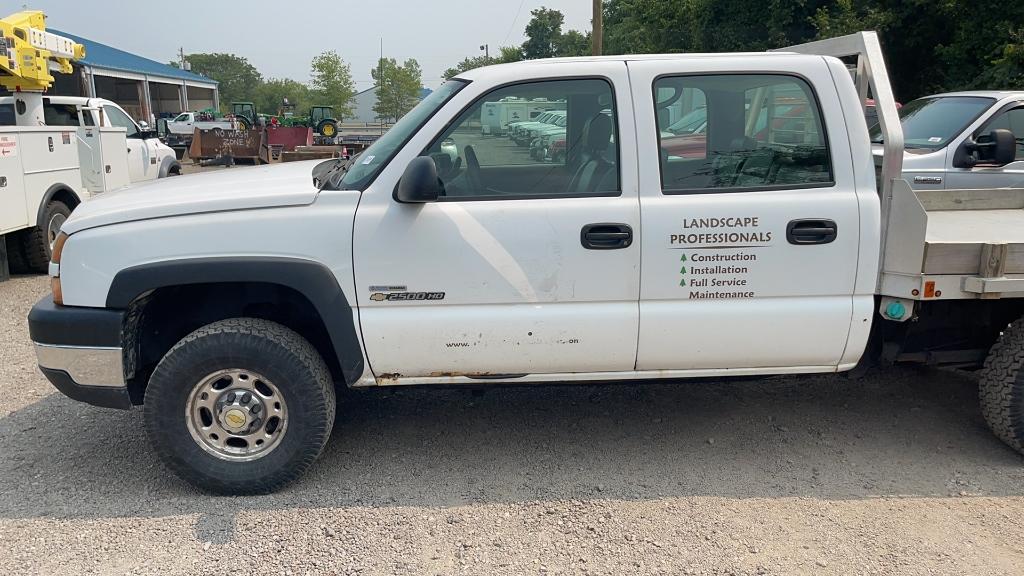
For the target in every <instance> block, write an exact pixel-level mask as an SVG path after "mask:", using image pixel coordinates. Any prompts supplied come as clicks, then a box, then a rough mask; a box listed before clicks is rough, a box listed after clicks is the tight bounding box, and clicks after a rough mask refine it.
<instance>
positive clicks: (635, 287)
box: [353, 62, 640, 381]
mask: <svg viewBox="0 0 1024 576" xmlns="http://www.w3.org/2000/svg"><path fill="white" fill-rule="evenodd" d="M544 72H545V74H547V75H548V76H546V78H558V77H560V76H574V77H580V76H586V77H589V76H591V75H593V77H594V78H596V79H599V80H601V81H602V82H601V84H603V86H604V87H605V90H606V91H609V94H614V105H613V104H612V103H611V102H608V101H606V99H599V98H597V97H594V98H593V101H588V100H587V99H586V97H587V94H585V93H580V92H579V86H569V87H567V88H566V89H567V91H568V92H567V96H566V98H567V100H568V102H565V101H563V103H562V104H561V105H560V106H561V108H563V109H568V114H569V116H570V117H572V119H573V122H574V123H573V124H572V125H571V126H570V128H569V131H570V133H571V134H572V133H580V132H582V130H583V127H584V126H583V124H584V122H583V121H582V117H583V116H586V118H588V119H592V118H594V117H596V116H601V119H599V120H598V122H600V123H602V124H606V125H607V130H608V132H603V131H601V130H596V129H595V131H594V134H595V136H593V137H592V138H591V140H593V141H594V142H593V143H592V144H593V145H590V146H589V148H588V150H587V152H588V153H587V154H585V155H584V154H582V151H573V152H574V153H577V157H578V158H579V159H578V160H577V161H578V162H580V163H584V162H585V161H586V162H591V163H592V164H588V166H591V167H592V168H594V170H592V171H591V174H597V173H606V174H607V175H615V176H617V182H616V184H615V188H613V190H611V191H609V190H604V191H602V192H600V193H593V194H592V193H590V192H579V193H574V192H577V191H576V190H575V189H570V184H569V174H570V173H571V172H570V171H569V170H568V169H567V168H566V166H565V165H564V164H563V165H558V164H555V163H551V162H550V161H548V160H544V159H540V160H538V159H535V158H534V159H531V156H530V154H529V149H528V148H525V147H521V146H516V145H515V144H514V143H513V142H512V141H511V140H510V139H508V138H507V137H506V136H503V135H502V136H498V135H494V134H484V133H483V132H484V131H483V130H481V127H480V125H479V123H480V121H479V119H480V117H481V113H480V111H479V110H478V108H480V107H482V104H483V103H484V102H487V101H491V100H494V101H498V100H500V99H501V97H503V96H508V95H511V96H514V97H523V98H530V99H534V98H536V99H538V100H539V99H540V98H541V97H544V98H545V100H544V101H545V102H547V103H548V105H553V104H551V102H552V101H554V100H557V99H558V98H557V96H558V94H547V93H545V90H546V89H549V88H550V87H549V86H546V85H545V86H541V87H539V88H538V87H523V90H524V93H523V94H519V93H517V92H516V91H517V90H518V89H519V88H520V85H518V84H517V85H512V86H506V87H503V88H501V89H500V90H504V91H505V92H510V94H498V91H499V89H493V88H489V87H488V86H489V84H488V82H486V81H475V82H473V83H471V84H469V85H468V86H467V87H465V88H464V89H463V90H462V91H461V92H460V93H459V94H458V95H456V96H455V97H454V98H453V99H452V100H451V101H450V102H448V104H446V105H445V107H444V108H443V109H442V110H441V111H440V112H439V113H438V115H437V117H436V118H434V119H433V120H432V121H430V122H428V124H427V125H426V126H425V127H424V128H423V129H422V130H421V132H420V133H419V134H417V135H416V136H415V137H414V138H413V140H411V141H410V143H409V144H408V145H407V146H406V149H405V150H403V151H402V153H400V154H399V155H398V156H396V158H395V160H394V161H393V163H392V165H389V166H388V168H387V169H386V170H385V171H384V172H383V173H382V174H381V176H380V177H378V180H377V181H376V182H374V183H373V184H372V185H371V187H370V188H369V189H367V190H366V191H365V192H363V196H362V199H361V201H360V205H359V210H358V213H357V216H356V222H355V231H354V237H353V247H354V249H353V257H354V263H355V279H356V285H357V293H358V294H359V302H358V304H359V317H360V324H361V327H362V333H363V339H364V345H365V348H366V352H367V357H368V360H369V364H370V367H371V369H372V370H373V373H374V374H375V375H376V376H377V378H381V379H387V380H389V381H390V380H394V379H398V380H399V381H401V380H403V379H404V380H407V381H408V380H410V379H412V380H415V379H424V378H431V377H450V376H471V377H472V376H485V375H494V374H499V375H502V374H503V375H520V374H534V375H537V374H559V373H571V372H595V371H597V372H601V371H609V372H617V371H629V370H632V369H633V367H634V364H635V361H636V341H637V330H638V326H637V321H638V299H639V283H640V252H639V250H640V247H639V242H634V243H633V244H632V245H631V246H628V247H623V248H620V249H609V250H594V249H588V248H585V247H584V246H583V242H582V240H581V232H582V230H583V228H584V227H585V226H587V225H589V224H594V223H621V224H624V225H627V226H630V227H631V228H632V229H633V230H639V223H640V221H639V220H640V211H639V203H638V200H637V195H636V181H637V175H636V165H635V163H630V162H621V161H619V160H618V157H617V155H614V154H612V155H609V156H608V158H606V159H604V160H602V159H601V158H603V156H601V154H603V152H604V150H603V149H604V148H605V147H607V146H608V144H609V143H610V142H612V141H613V140H614V141H615V142H619V143H621V146H622V147H623V149H628V147H630V146H635V139H634V136H635V127H634V124H633V118H632V110H631V109H630V94H629V91H628V79H627V77H626V68H625V64H624V63H622V62H617V63H616V62H591V63H575V64H573V65H568V64H560V63H553V64H551V65H550V66H546V67H545V71H544ZM521 81H522V83H523V84H524V85H526V84H536V83H538V82H541V81H537V80H534V81H531V80H530V79H528V78H523V79H521ZM575 81H580V80H579V79H578V78H577V80H574V82H575ZM501 82H504V79H502V80H501ZM542 82H544V83H557V82H559V81H558V80H544V81H542ZM490 86H494V84H490ZM496 94H497V95H496ZM456 115H458V116H459V118H458V119H456V121H452V120H451V118H452V117H454V116H456ZM577 117H579V118H577ZM609 117H610V118H612V120H611V122H608V118H609ZM613 129H614V130H615V131H614V132H612V130H613ZM597 134H599V135H597ZM613 134H614V135H615V137H614V138H613V137H612V135H613ZM467 147H471V148H472V149H473V150H475V151H476V152H475V154H474V156H475V157H476V158H478V162H479V166H480V170H479V172H478V173H477V174H476V175H469V174H468V173H467V165H468V161H467V156H469V155H468V154H466V153H465V149H466V148H467ZM598 148H601V150H600V151H598ZM408 149H411V150H412V151H414V154H407V153H406V150H408ZM420 154H423V155H429V156H431V157H435V158H436V156H437V155H445V156H447V157H449V158H451V162H450V163H449V162H448V161H447V159H445V162H444V164H445V165H446V169H445V170H443V175H442V176H441V180H442V181H443V182H444V184H445V186H446V189H447V190H448V191H449V195H448V196H447V197H445V198H442V200H441V201H438V202H430V203H426V204H419V205H416V204H401V203H398V202H396V201H395V200H394V199H393V198H392V192H393V190H394V189H395V186H396V184H397V182H398V179H399V177H400V175H401V172H402V170H404V165H406V164H408V162H409V160H410V159H411V158H412V157H414V155H420ZM572 155H573V154H572V153H570V154H569V156H572ZM435 161H436V160H435ZM396 164H397V165H396ZM592 183H593V184H594V187H596V182H592ZM583 188H585V187H584V186H582V185H580V189H581V190H582V189H583ZM587 189H588V190H589V189H590V188H587ZM503 196H507V197H503Z"/></svg>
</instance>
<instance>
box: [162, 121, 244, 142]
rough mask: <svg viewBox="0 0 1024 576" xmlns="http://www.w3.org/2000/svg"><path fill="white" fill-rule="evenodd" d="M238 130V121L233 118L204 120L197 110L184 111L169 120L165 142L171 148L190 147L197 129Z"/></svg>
mask: <svg viewBox="0 0 1024 576" xmlns="http://www.w3.org/2000/svg"><path fill="white" fill-rule="evenodd" d="M215 128H220V129H221V130H236V129H237V128H238V123H237V122H236V121H235V120H234V119H232V118H220V119H216V118H213V119H209V120H203V119H201V117H200V115H199V114H198V113H196V112H182V113H181V114H178V115H177V116H175V117H174V119H173V120H168V121H167V134H166V136H164V142H166V143H167V145H168V146H170V147H171V148H188V147H189V146H191V145H192V135H193V134H195V131H196V130H213V129H215Z"/></svg>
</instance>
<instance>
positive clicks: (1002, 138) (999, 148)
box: [982, 128, 1017, 166]
mask: <svg viewBox="0 0 1024 576" xmlns="http://www.w3.org/2000/svg"><path fill="white" fill-rule="evenodd" d="M989 138H991V140H992V144H991V146H990V147H989V149H988V150H987V151H986V152H987V153H986V154H984V155H983V156H982V158H983V159H985V160H987V161H989V162H991V163H992V164H995V165H996V166H1006V165H1007V164H1009V163H1010V162H1013V159H1014V158H1015V157H1016V156H1017V138H1016V137H1015V136H1014V135H1013V132H1010V131H1009V130H1007V129H1005V128H997V129H995V130H993V131H992V132H989Z"/></svg>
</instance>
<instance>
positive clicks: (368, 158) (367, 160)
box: [363, 154, 373, 164]
mask: <svg viewBox="0 0 1024 576" xmlns="http://www.w3.org/2000/svg"><path fill="white" fill-rule="evenodd" d="M370 162H373V155H372V154H371V155H369V156H367V157H366V158H365V159H364V160H363V164H369V163H370Z"/></svg>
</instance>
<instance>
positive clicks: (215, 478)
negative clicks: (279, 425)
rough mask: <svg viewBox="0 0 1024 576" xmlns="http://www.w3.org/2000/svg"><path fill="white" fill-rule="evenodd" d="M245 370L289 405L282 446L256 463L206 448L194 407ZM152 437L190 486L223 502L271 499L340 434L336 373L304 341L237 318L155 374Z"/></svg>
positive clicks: (196, 339)
mask: <svg viewBox="0 0 1024 576" xmlns="http://www.w3.org/2000/svg"><path fill="white" fill-rule="evenodd" d="M225 369H245V370H252V371H254V372H257V373H258V374H260V375H263V376H264V377H265V378H266V379H267V380H268V381H271V382H274V383H275V386H276V387H277V389H278V390H279V391H280V394H281V396H282V397H283V400H284V403H285V404H286V405H287V410H288V416H287V418H288V421H287V427H286V428H285V432H283V433H282V436H281V439H280V441H279V444H277V446H276V447H275V448H273V449H272V450H270V451H268V453H266V454H264V455H262V456H260V457H259V458H257V459H255V460H251V461H231V460H227V459H223V458H221V457H218V456H216V455H214V454H212V453H210V452H209V451H208V450H207V449H204V448H203V447H201V446H200V444H199V441H198V440H196V439H193V437H192V435H191V433H190V432H189V425H188V424H187V420H188V418H187V417H186V416H185V414H186V410H187V409H186V406H187V403H188V400H189V395H190V393H191V392H192V390H193V388H194V387H196V386H197V385H198V384H199V383H200V382H202V381H203V379H204V378H205V377H207V376H208V375H210V374H212V373H215V372H217V371H218V370H225ZM143 413H144V415H145V425H146V435H147V436H148V438H149V441H150V443H151V444H152V446H153V448H154V450H155V451H156V453H157V455H158V456H159V457H160V459H161V460H162V461H163V463H164V464H165V465H166V466H167V467H168V468H170V469H171V471H173V472H174V473H175V474H177V475H178V476H179V477H181V478H182V479H183V480H185V481H186V482H189V483H191V484H193V485H195V486H197V487H199V488H200V489H203V490H207V491H209V492H214V493H219V494H265V493H268V492H272V491H274V490H277V489H279V488H281V487H282V486H284V485H286V484H288V483H289V482H291V481H293V480H295V479H296V478H298V477H299V476H301V475H302V474H303V473H304V472H305V471H306V470H307V469H308V468H309V467H310V466H311V465H312V464H313V462H314V461H315V460H316V458H317V457H318V456H319V455H320V452H322V451H323V448H324V446H325V445H326V443H327V440H328V438H329V437H330V435H331V428H332V427H333V426H334V413H335V390H334V384H333V382H332V380H331V376H330V371H329V370H328V368H327V365H326V364H325V363H324V361H323V359H322V358H321V357H320V355H319V354H318V353H317V351H316V349H315V348H313V346H312V345H311V344H310V343H309V342H308V341H306V340H305V339H304V338H303V337H302V336H300V335H299V334H297V333H295V332H293V331H292V330H290V329H288V328H286V327H284V326H282V325H280V324H277V323H275V322H270V321H268V320H260V319H255V318H233V319H229V320H222V321H219V322H215V323H213V324H209V325H207V326H204V327H202V328H200V329H198V330H196V331H195V332H192V333H191V334H189V335H188V336H186V337H185V338H183V339H182V340H181V341H180V342H178V343H177V344H175V345H174V347H172V348H171V350H170V351H169V352H167V354H166V355H165V356H164V357H163V359H162V360H161V361H160V363H159V364H158V365H157V367H156V369H155V370H154V372H153V376H152V377H151V378H150V380H149V386H148V387H147V389H146V394H145V402H144V406H143Z"/></svg>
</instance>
